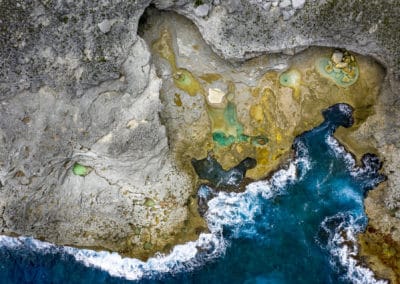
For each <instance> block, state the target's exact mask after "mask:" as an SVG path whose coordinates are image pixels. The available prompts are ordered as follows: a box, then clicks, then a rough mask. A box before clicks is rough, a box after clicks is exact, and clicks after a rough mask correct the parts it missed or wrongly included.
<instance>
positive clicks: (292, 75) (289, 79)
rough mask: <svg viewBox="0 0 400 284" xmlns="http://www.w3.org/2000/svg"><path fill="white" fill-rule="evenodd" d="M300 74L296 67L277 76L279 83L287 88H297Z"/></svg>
mask: <svg viewBox="0 0 400 284" xmlns="http://www.w3.org/2000/svg"><path fill="white" fill-rule="evenodd" d="M300 80H301V74H300V72H299V71H297V70H296V69H292V70H289V71H287V72H284V73H282V74H281V76H279V83H281V85H282V86H285V87H289V88H298V87H299V86H300Z"/></svg>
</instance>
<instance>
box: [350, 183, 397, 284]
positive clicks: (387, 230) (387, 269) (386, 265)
mask: <svg viewBox="0 0 400 284" xmlns="http://www.w3.org/2000/svg"><path fill="white" fill-rule="evenodd" d="M386 186H387V183H383V184H381V185H379V186H378V188H376V189H375V190H372V191H369V192H368V196H367V198H366V199H365V210H366V213H367V215H368V218H369V222H368V226H367V229H366V231H365V232H363V233H361V234H360V235H359V238H358V243H359V245H360V250H359V258H360V260H362V261H363V262H365V263H366V264H367V265H368V266H369V267H370V268H371V269H372V270H373V271H374V272H375V274H376V275H377V276H378V277H381V278H384V279H389V280H390V281H391V283H393V284H394V283H399V282H400V220H399V218H397V217H396V211H397V210H390V209H388V208H385V207H384V206H383V205H382V204H384V202H383V199H384V188H385V187H386Z"/></svg>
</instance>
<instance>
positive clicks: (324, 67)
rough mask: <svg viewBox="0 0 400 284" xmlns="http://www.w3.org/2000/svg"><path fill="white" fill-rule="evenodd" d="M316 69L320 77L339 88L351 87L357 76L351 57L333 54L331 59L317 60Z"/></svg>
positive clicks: (354, 63) (353, 59) (356, 66)
mask: <svg viewBox="0 0 400 284" xmlns="http://www.w3.org/2000/svg"><path fill="white" fill-rule="evenodd" d="M316 69H317V71H318V73H319V74H320V75H322V76H323V77H325V78H327V79H329V80H331V81H333V82H334V83H335V84H336V85H337V86H339V87H349V86H351V85H353V84H354V83H355V82H356V81H357V79H358V76H359V73H360V72H359V68H358V65H357V62H356V61H355V58H354V56H353V55H350V54H349V53H347V52H345V53H344V54H343V53H341V52H334V53H333V55H332V57H331V59H329V58H326V57H324V58H319V59H318V60H317V62H316Z"/></svg>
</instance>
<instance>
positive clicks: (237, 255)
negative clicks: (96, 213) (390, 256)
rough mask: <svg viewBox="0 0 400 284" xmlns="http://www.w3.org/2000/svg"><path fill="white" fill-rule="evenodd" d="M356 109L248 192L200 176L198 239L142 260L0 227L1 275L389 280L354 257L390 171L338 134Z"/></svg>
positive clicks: (93, 279) (68, 279) (330, 115)
mask: <svg viewBox="0 0 400 284" xmlns="http://www.w3.org/2000/svg"><path fill="white" fill-rule="evenodd" d="M351 113H352V109H351V107H350V106H348V105H345V104H338V105H334V106H332V107H331V108H329V109H327V110H325V111H324V113H323V114H324V117H325V121H324V122H323V123H322V124H321V125H320V126H318V127H316V128H314V129H313V130H311V131H309V132H306V133H303V134H302V135H301V136H299V137H298V138H297V139H296V141H295V142H294V144H293V148H294V151H295V157H294V158H293V159H292V160H291V161H289V162H288V163H287V164H286V165H283V166H282V168H281V169H280V170H278V171H277V172H275V173H274V174H273V175H272V176H271V177H270V178H269V179H268V180H264V181H257V182H254V183H251V184H249V185H248V186H247V187H246V190H245V191H244V192H242V193H229V192H214V191H213V189H212V188H209V187H207V186H202V187H201V188H200V190H199V194H200V195H202V198H208V199H209V201H208V210H207V212H206V214H205V218H206V220H207V223H208V227H209V231H210V232H209V233H203V234H201V235H200V237H199V239H198V240H197V241H194V242H189V243H186V244H183V245H178V246H176V247H174V249H173V250H172V252H171V253H170V254H167V255H161V254H160V255H157V256H155V257H153V258H151V259H149V260H148V261H146V262H142V261H140V260H137V259H131V258H122V257H121V256H120V255H118V254H117V253H108V252H96V251H91V250H84V249H77V248H71V247H60V246H55V245H53V244H49V243H45V242H40V241H38V240H35V239H32V238H27V237H20V238H11V237H6V236H0V283H246V284H247V283H386V282H385V281H383V280H379V279H375V278H374V275H373V273H372V271H370V270H369V269H367V268H366V267H363V266H362V265H360V264H359V263H358V261H357V259H356V258H355V256H356V254H357V249H358V248H357V245H356V234H357V233H358V232H361V231H362V230H364V229H365V226H366V224H367V217H366V215H365V212H364V207H363V199H364V196H365V194H366V191H367V190H370V189H373V187H374V186H376V185H377V184H378V183H379V182H381V181H383V180H384V177H383V176H382V175H380V174H379V173H378V170H379V167H380V162H379V161H378V159H377V158H376V157H374V156H372V155H366V156H364V158H363V166H362V167H357V166H356V164H355V160H354V159H353V157H352V156H351V155H350V154H349V153H347V152H346V150H345V149H344V148H343V147H342V146H341V145H340V144H339V143H338V141H337V140H336V139H335V138H334V137H333V133H334V131H335V130H336V128H337V127H339V126H346V127H348V126H350V125H351V124H352V117H351Z"/></svg>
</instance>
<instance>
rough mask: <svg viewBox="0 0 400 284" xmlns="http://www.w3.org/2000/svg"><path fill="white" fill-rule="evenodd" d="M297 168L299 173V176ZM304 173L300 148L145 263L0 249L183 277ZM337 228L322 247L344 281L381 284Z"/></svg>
mask: <svg viewBox="0 0 400 284" xmlns="http://www.w3.org/2000/svg"><path fill="white" fill-rule="evenodd" d="M328 140H329V141H327V142H328V143H330V145H331V147H332V149H333V150H334V151H335V153H337V155H342V156H344V157H346V159H348V160H349V164H350V165H353V166H354V160H353V158H352V157H351V155H350V156H349V157H348V156H346V151H345V150H344V148H343V147H341V146H340V145H339V143H338V142H337V140H336V139H334V138H333V137H332V138H328ZM303 146H304V145H303ZM350 158H351V159H350ZM352 161H353V162H352ZM299 168H300V169H301V170H300V172H299ZM310 169H311V163H310V159H309V156H308V152H307V149H306V147H304V148H303V150H302V151H301V155H298V157H297V159H296V160H295V161H292V162H291V163H289V164H288V165H287V167H286V168H283V169H281V170H279V171H277V172H275V173H274V174H273V176H272V177H271V178H270V179H269V180H265V181H258V182H254V183H251V184H249V185H248V186H247V187H246V190H245V191H244V192H242V193H227V192H219V193H218V194H217V195H216V196H215V197H214V198H212V199H211V200H210V201H209V202H208V207H209V209H208V211H207V213H206V215H205V218H206V220H207V223H208V227H209V230H210V233H202V234H200V236H199V238H198V240H196V241H192V242H188V243H186V244H183V245H177V246H175V247H174V248H173V250H172V252H171V253H169V254H157V255H156V256H155V257H152V258H150V259H148V260H147V261H140V260H138V259H133V258H124V257H121V256H120V255H119V254H118V253H110V252H104V251H102V252H97V251H93V250H87V249H78V248H72V247H58V246H55V245H53V244H50V243H46V242H41V241H38V240H35V239H32V238H26V237H19V238H12V237H5V236H0V247H1V246H7V247H11V248H18V247H25V248H28V249H30V250H32V251H37V252H40V251H42V252H43V251H51V250H54V251H59V252H62V253H67V254H70V255H72V256H74V258H75V259H76V260H77V261H78V262H81V263H83V264H84V265H86V266H91V267H96V268H99V269H102V270H104V271H107V272H108V273H110V275H112V276H117V277H124V278H126V279H129V280H139V279H143V278H156V279H157V278H159V277H162V275H163V274H165V273H169V274H175V273H179V272H188V271H191V270H194V269H196V268H199V267H201V266H202V265H204V264H205V263H207V262H209V261H212V260H214V259H217V258H219V257H220V256H221V255H223V254H224V253H225V251H226V248H227V246H229V241H228V240H226V239H224V238H223V237H222V231H223V229H224V227H225V226H229V228H230V230H231V231H232V235H231V237H233V238H235V237H240V236H246V235H247V236H251V235H256V234H254V232H252V231H251V230H254V227H255V226H252V224H254V223H255V222H256V220H255V218H256V216H258V215H259V214H260V213H261V207H262V205H261V203H262V201H261V200H260V197H262V198H264V199H270V198H273V197H274V196H276V195H279V194H284V193H285V188H286V187H287V185H288V184H290V183H292V182H294V181H296V180H298V179H301V178H302V177H303V176H304V175H305V174H306V172H307V171H309V170H310ZM343 224H344V223H343ZM343 224H342V225H340V226H339V228H338V229H337V230H336V231H335V234H334V236H333V237H332V238H331V241H330V243H329V246H328V247H329V250H330V252H331V254H332V255H333V258H334V259H336V261H337V262H338V263H339V264H340V265H341V266H343V267H345V268H346V277H347V278H348V279H349V280H351V281H352V282H354V283H379V284H381V283H386V282H384V281H377V280H375V278H374V275H373V273H372V271H370V270H369V269H367V268H364V267H362V266H360V265H358V263H357V261H356V260H355V258H354V256H355V255H356V254H357V247H356V245H355V246H351V247H350V246H349V243H348V242H346V240H351V241H352V242H353V243H354V244H356V241H355V234H356V233H357V232H358V231H360V227H357V224H356V222H355V221H354V222H353V224H351V225H348V226H347V227H345V231H346V235H347V237H346V240H345V238H344V237H343V236H342V235H341V234H340V232H341V231H342V229H343V228H344V225H343ZM252 228H253V229H252Z"/></svg>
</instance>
